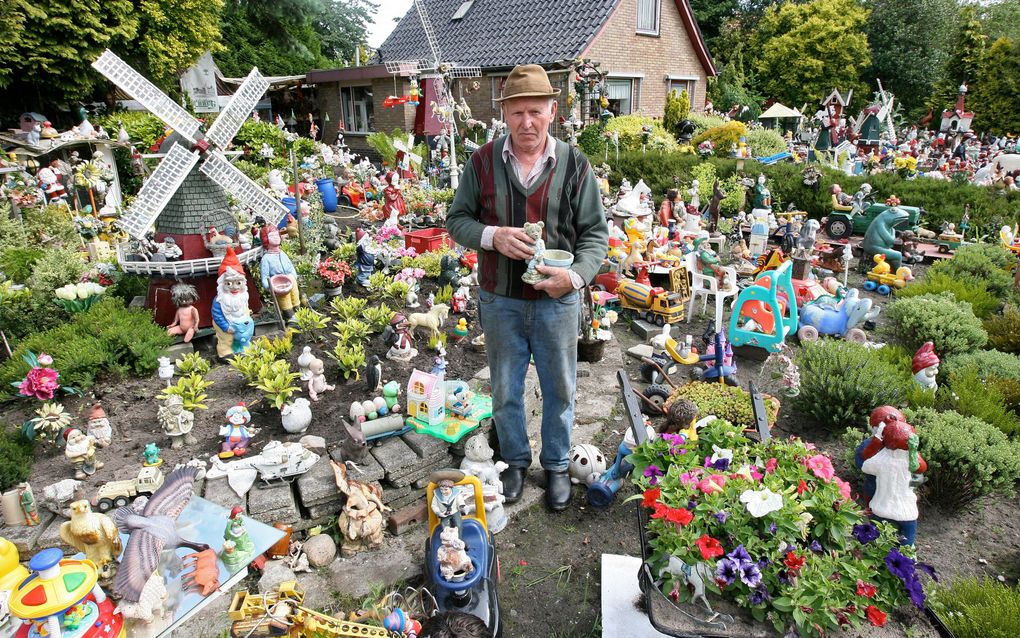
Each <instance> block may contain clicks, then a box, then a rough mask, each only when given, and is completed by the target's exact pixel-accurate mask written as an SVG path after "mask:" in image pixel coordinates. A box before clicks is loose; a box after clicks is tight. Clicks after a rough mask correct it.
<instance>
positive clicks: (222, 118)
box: [205, 67, 269, 149]
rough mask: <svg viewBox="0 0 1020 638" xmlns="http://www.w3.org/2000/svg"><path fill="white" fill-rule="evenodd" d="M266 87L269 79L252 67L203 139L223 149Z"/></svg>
mask: <svg viewBox="0 0 1020 638" xmlns="http://www.w3.org/2000/svg"><path fill="white" fill-rule="evenodd" d="M268 89H269V80H267V79H265V78H264V77H262V74H261V73H259V70H258V68H257V67H256V68H254V69H252V70H251V73H249V74H248V77H246V78H245V79H244V82H242V83H241V86H240V88H238V89H237V92H236V93H234V95H233V96H232V97H231V98H230V102H229V103H228V104H227V108H225V109H223V110H222V111H220V115H219V117H217V118H216V121H215V122H213V125H212V126H210V127H209V132H208V133H206V134H205V139H206V140H207V141H208V142H209V143H210V144H212V145H213V146H215V147H216V148H219V149H225V148H226V147H227V144H229V143H230V141H231V140H232V139H234V136H235V135H237V130H238V129H239V128H241V125H242V124H244V122H245V120H247V119H248V114H249V113H251V112H252V110H253V109H254V108H255V105H256V104H258V103H259V100H261V99H262V96H263V95H264V94H265V92H266V91H267V90H268Z"/></svg>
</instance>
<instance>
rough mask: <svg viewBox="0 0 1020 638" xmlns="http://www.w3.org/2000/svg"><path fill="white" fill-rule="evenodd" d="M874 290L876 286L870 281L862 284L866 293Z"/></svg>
mask: <svg viewBox="0 0 1020 638" xmlns="http://www.w3.org/2000/svg"><path fill="white" fill-rule="evenodd" d="M875 288H878V284H876V283H875V282H873V281H871V280H870V279H869V280H867V281H865V282H864V289H865V290H867V291H868V292H873V291H874V290H875Z"/></svg>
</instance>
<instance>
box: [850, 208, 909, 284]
mask: <svg viewBox="0 0 1020 638" xmlns="http://www.w3.org/2000/svg"><path fill="white" fill-rule="evenodd" d="M909 221H910V215H909V214H908V213H907V211H905V210H903V209H901V208H895V207H893V208H887V209H886V210H884V211H882V212H881V213H879V215H878V217H876V218H875V220H874V221H873V222H871V225H870V226H868V230H867V231H865V233H864V240H863V241H862V242H861V249H862V250H863V252H864V255H865V257H866V258H867V259H871V257H872V256H873V255H884V256H885V259H886V261H887V262H888V263H889V265H890V266H891V268H892V270H894V271H895V270H897V269H898V268H899V267H900V265H901V264H902V260H903V254H902V253H900V251H898V250H893V242H894V241H895V240H896V228H897V227H898V226H902V225H904V224H906V223H908V222H909ZM862 261H863V260H862Z"/></svg>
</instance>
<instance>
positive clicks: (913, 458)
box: [861, 421, 928, 545]
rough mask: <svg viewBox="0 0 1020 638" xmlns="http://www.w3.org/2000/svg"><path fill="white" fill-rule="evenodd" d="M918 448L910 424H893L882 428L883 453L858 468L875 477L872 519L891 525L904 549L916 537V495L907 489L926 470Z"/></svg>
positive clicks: (881, 451) (897, 422) (915, 436)
mask: <svg viewBox="0 0 1020 638" xmlns="http://www.w3.org/2000/svg"><path fill="white" fill-rule="evenodd" d="M917 448H918V439H917V434H915V433H914V431H913V428H912V427H911V426H910V424H908V423H907V422H905V421H893V422H891V423H888V424H886V425H885V427H884V428H883V431H882V449H881V450H879V451H878V452H877V453H876V454H875V455H874V456H872V457H871V458H870V459H867V460H865V461H864V463H863V465H862V466H861V470H862V471H863V472H864V473H865V474H868V475H871V476H874V477H875V495H874V496H873V497H872V498H871V512H872V516H873V518H875V519H876V520H884V521H889V522H890V523H892V524H894V525H895V526H896V528H897V529H898V530H899V532H900V536H901V537H902V541H903V543H904V544H906V545H913V544H914V539H915V537H916V535H917V495H916V494H915V493H914V490H913V489H911V487H910V481H911V475H912V474H920V473H923V472H924V471H925V470H927V469H928V465H927V463H925V461H924V458H923V457H922V456H921V455H920V454H919V453H918V451H917Z"/></svg>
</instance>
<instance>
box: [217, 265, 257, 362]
mask: <svg viewBox="0 0 1020 638" xmlns="http://www.w3.org/2000/svg"><path fill="white" fill-rule="evenodd" d="M212 318H213V328H214V329H215V331H216V354H217V355H218V356H219V357H220V358H221V359H222V358H226V357H229V356H231V355H232V354H236V353H238V352H240V351H242V350H244V348H245V347H246V346H247V345H248V343H249V342H250V341H251V338H252V334H254V332H255V322H254V321H252V318H251V310H250V309H249V308H248V281H247V279H246V278H245V275H244V268H243V267H242V266H241V262H240V260H238V259H237V255H236V254H235V253H234V249H233V248H230V247H228V248H227V253H226V255H225V256H224V257H223V262H222V263H221V264H220V269H219V276H218V277H217V279H216V299H215V300H214V301H213V305H212Z"/></svg>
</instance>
